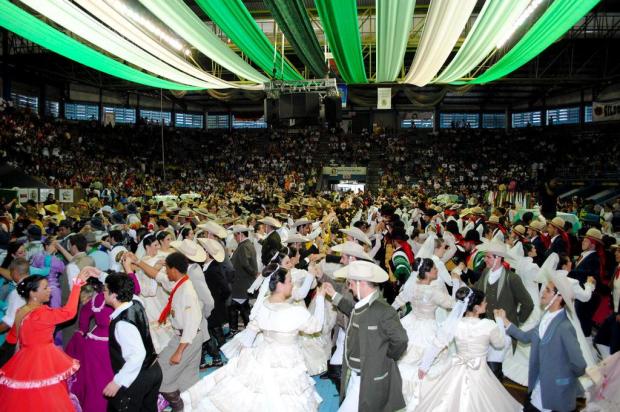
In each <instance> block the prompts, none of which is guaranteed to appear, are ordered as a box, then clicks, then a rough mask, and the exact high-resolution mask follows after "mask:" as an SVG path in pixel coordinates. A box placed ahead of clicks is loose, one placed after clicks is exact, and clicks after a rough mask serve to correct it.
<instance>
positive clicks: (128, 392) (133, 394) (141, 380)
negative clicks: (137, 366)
mask: <svg viewBox="0 0 620 412" xmlns="http://www.w3.org/2000/svg"><path fill="white" fill-rule="evenodd" d="M161 380H162V373H161V368H160V367H159V363H157V361H155V362H153V364H152V365H151V366H149V367H148V368H147V369H144V370H142V371H140V373H139V374H138V376H137V377H136V379H135V380H134V381H133V383H132V384H131V385H130V386H129V387H128V388H125V387H124V386H123V387H121V389H119V391H118V392H117V393H116V396H115V397H113V398H110V399H108V412H157V397H158V395H159V385H160V384H161Z"/></svg>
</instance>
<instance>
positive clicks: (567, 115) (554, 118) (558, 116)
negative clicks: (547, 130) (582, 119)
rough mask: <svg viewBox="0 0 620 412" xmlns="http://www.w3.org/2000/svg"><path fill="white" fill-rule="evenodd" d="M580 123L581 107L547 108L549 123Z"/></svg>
mask: <svg viewBox="0 0 620 412" xmlns="http://www.w3.org/2000/svg"><path fill="white" fill-rule="evenodd" d="M577 123H579V107H563V108H560V109H549V110H547V125H555V124H577Z"/></svg>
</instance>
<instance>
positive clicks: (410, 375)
mask: <svg viewBox="0 0 620 412" xmlns="http://www.w3.org/2000/svg"><path fill="white" fill-rule="evenodd" d="M442 283H443V282H441V283H431V284H429V285H424V284H420V283H417V282H416V280H415V278H413V277H411V278H409V279H408V280H407V283H406V284H405V285H404V286H403V288H402V290H401V292H400V293H399V295H398V297H397V302H410V303H411V308H412V310H411V312H409V314H407V316H405V317H404V318H402V319H401V324H402V325H403V328H405V331H406V332H407V337H408V338H409V343H408V344H407V351H406V352H405V354H404V355H403V356H402V357H401V358H400V360H399V361H398V369H399V370H400V374H401V377H402V380H403V396H404V397H405V402H406V403H407V411H413V410H415V407H416V405H417V404H418V402H419V401H420V380H419V378H418V369H419V366H420V362H421V360H422V356H423V354H424V351H425V349H426V348H427V347H428V346H429V345H431V344H432V341H433V338H434V337H435V334H436V331H437V321H436V319H435V316H436V313H437V308H444V309H450V308H452V307H453V306H454V299H453V298H452V297H451V296H450V295H448V293H447V291H446V288H445V286H444V285H443V284H442ZM397 304H399V303H397ZM449 366H450V359H449V356H448V351H447V350H444V351H442V352H441V353H440V355H439V356H438V357H437V358H436V359H435V362H434V363H433V366H432V367H431V369H430V370H429V378H432V377H437V376H441V375H442V374H443V373H444V372H445V370H446V369H447V368H448V367H449Z"/></svg>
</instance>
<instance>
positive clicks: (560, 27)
mask: <svg viewBox="0 0 620 412" xmlns="http://www.w3.org/2000/svg"><path fill="white" fill-rule="evenodd" d="M599 1H600V0H555V1H554V2H553V3H552V4H551V5H550V6H549V8H548V9H547V10H546V11H545V13H544V14H543V15H542V16H541V17H540V18H539V19H538V21H537V22H536V23H535V24H534V26H532V28H531V29H530V30H529V31H528V32H527V33H526V34H525V36H523V37H522V38H521V40H519V42H518V43H517V44H516V45H515V46H514V47H513V48H512V49H510V51H509V52H508V53H506V54H505V55H504V57H502V58H501V59H500V60H499V61H498V62H497V63H495V64H494V65H493V66H491V67H490V68H489V69H488V70H487V71H485V72H484V73H482V75H481V76H480V77H478V78H476V79H474V80H472V81H470V82H468V83H472V84H482V83H488V82H491V81H493V80H497V79H499V78H501V77H504V76H506V75H507V74H509V73H511V72H513V71H515V70H517V69H518V68H519V67H521V66H523V65H524V64H525V63H527V62H529V61H530V60H532V59H533V58H534V57H536V56H537V55H538V54H539V53H541V52H542V51H543V50H545V49H546V48H547V47H549V46H550V45H551V44H552V43H553V42H555V41H556V40H557V39H559V38H560V37H561V36H562V35H563V34H564V33H566V31H568V30H569V29H570V28H571V27H573V26H574V25H575V23H577V22H578V21H579V19H581V18H582V17H583V16H585V15H586V14H587V13H588V12H589V11H590V10H592V8H593V7H594V6H596V5H597V4H598V3H599ZM456 83H457V82H455V84H456Z"/></svg>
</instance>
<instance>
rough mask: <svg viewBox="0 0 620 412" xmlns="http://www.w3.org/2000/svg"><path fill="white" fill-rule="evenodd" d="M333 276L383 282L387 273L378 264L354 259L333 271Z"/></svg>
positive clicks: (386, 278)
mask: <svg viewBox="0 0 620 412" xmlns="http://www.w3.org/2000/svg"><path fill="white" fill-rule="evenodd" d="M334 277H336V278H344V279H350V280H365V281H366V282H374V283H383V282H385V281H386V280H388V274H387V272H386V271H385V270H383V269H381V267H380V266H378V265H375V264H374V263H370V262H366V261H363V260H356V261H354V262H351V263H349V264H348V265H346V266H345V267H343V268H341V269H338V270H337V271H335V272H334Z"/></svg>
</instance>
